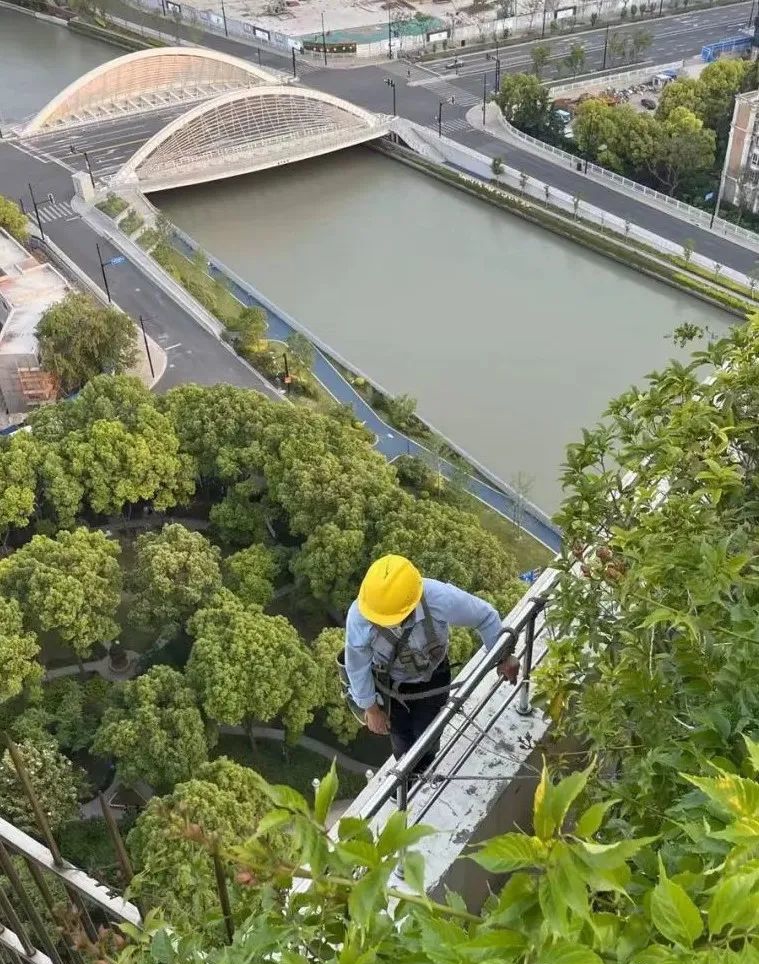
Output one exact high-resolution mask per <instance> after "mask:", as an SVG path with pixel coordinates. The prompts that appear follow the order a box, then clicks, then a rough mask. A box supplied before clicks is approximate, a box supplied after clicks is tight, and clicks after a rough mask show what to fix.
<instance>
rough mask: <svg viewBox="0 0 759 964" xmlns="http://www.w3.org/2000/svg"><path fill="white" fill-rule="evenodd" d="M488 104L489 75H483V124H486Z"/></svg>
mask: <svg viewBox="0 0 759 964" xmlns="http://www.w3.org/2000/svg"><path fill="white" fill-rule="evenodd" d="M487 104H488V75H487V74H483V75H482V126H483V127H484V126H485V108H486V107H487Z"/></svg>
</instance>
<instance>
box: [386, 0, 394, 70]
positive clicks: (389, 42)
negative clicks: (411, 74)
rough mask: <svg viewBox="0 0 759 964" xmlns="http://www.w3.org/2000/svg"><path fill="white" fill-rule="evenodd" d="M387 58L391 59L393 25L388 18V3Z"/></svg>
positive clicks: (388, 7) (388, 12) (388, 14)
mask: <svg viewBox="0 0 759 964" xmlns="http://www.w3.org/2000/svg"><path fill="white" fill-rule="evenodd" d="M387 59H388V60H392V59H393V25H392V22H391V20H390V4H389V3H388V5H387Z"/></svg>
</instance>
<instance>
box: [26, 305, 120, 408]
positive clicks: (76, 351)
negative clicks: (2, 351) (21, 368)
mask: <svg viewBox="0 0 759 964" xmlns="http://www.w3.org/2000/svg"><path fill="white" fill-rule="evenodd" d="M37 341H38V342H39V354H40V362H41V364H42V367H43V368H44V369H45V370H46V371H49V372H51V373H52V374H53V375H55V377H56V378H57V379H58V382H59V384H60V386H61V389H62V391H63V392H64V393H66V394H68V393H69V392H73V391H76V390H77V389H78V388H81V387H82V385H84V383H85V382H88V381H89V380H90V379H91V378H94V377H95V375H99V374H101V372H107V371H112V372H116V373H120V372H123V371H124V370H125V369H127V368H129V366H130V365H131V364H132V363H133V362H134V359H135V357H136V344H137V332H136V329H135V326H134V322H133V321H132V320H131V318H130V317H129V316H128V315H125V314H124V312H123V311H119V310H118V309H117V308H110V307H109V308H104V307H102V306H101V305H98V304H97V302H95V300H94V299H93V298H91V297H90V296H89V295H86V294H82V293H80V292H72V293H71V294H68V295H66V297H65V298H63V300H62V301H59V302H57V303H56V304H54V305H52V306H51V307H50V308H48V309H47V311H45V312H44V314H43V315H42V317H41V318H40V321H39V324H38V325H37Z"/></svg>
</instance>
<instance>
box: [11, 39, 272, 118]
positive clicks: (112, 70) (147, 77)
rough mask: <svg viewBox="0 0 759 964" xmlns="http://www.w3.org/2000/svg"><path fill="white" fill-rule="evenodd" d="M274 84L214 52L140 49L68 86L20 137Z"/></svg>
mask: <svg viewBox="0 0 759 964" xmlns="http://www.w3.org/2000/svg"><path fill="white" fill-rule="evenodd" d="M278 83H281V81H280V80H279V78H278V75H277V74H276V73H275V72H274V71H269V70H266V69H265V68H262V67H257V66H255V65H253V64H250V63H248V62H247V61H245V60H242V59H240V58H238V57H232V56H230V55H229V54H225V53H221V52H219V51H216V50H208V49H205V48H200V47H159V48H155V49H151V50H138V51H137V52H136V53H131V54H125V55H124V56H123V57H117V58H116V59H115V60H111V61H108V62H107V63H105V64H101V65H100V66H98V67H95V68H94V69H93V70H90V71H89V72H88V73H86V74H84V76H83V77H80V78H79V79H78V80H75V81H74V82H73V83H71V84H69V86H68V87H66V88H65V89H64V90H62V91H61V93H60V94H58V95H57V97H54V98H53V99H52V100H51V101H50V103H48V104H47V105H46V106H45V107H43V108H42V110H41V111H40V112H39V113H38V114H37V115H36V116H35V117H33V118H32V120H31V121H30V122H29V123H28V124H27V125H26V128H25V129H24V131H23V135H22V136H32V135H40V134H48V133H53V132H57V131H60V130H62V129H67V128H69V127H76V126H79V125H84V124H91V123H95V122H98V121H102V120H105V119H110V118H114V117H120V116H124V115H128V114H135V113H141V112H144V111H154V110H157V109H160V108H166V107H171V106H174V105H181V104H184V103H192V102H193V101H200V100H207V99H208V98H212V97H217V96H218V95H220V94H222V93H227V92H230V91H234V90H246V89H251V88H255V87H258V86H262V85H266V84H278Z"/></svg>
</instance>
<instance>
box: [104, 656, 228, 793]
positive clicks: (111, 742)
mask: <svg viewBox="0 0 759 964" xmlns="http://www.w3.org/2000/svg"><path fill="white" fill-rule="evenodd" d="M209 736H210V733H209V732H208V730H207V728H206V725H205V723H204V721H203V717H202V716H201V713H200V710H199V708H198V704H197V698H196V695H195V691H194V690H193V689H192V688H191V687H190V686H189V684H188V683H187V681H186V680H185V678H184V677H183V676H182V674H181V673H178V672H177V671H176V670H175V669H172V668H171V667H170V666H154V667H153V668H152V669H149V670H148V671H147V673H144V674H143V675H142V676H139V677H137V679H133V680H129V681H128V682H126V683H123V684H122V685H121V686H119V687H117V688H116V690H115V691H114V694H113V696H112V698H111V705H110V706H109V707H108V708H107V709H106V711H105V713H104V715H103V719H102V721H101V723H100V728H99V729H98V731H97V733H96V735H95V741H94V744H93V749H94V751H95V752H96V753H99V754H101V755H103V756H110V757H113V758H114V759H115V760H116V764H117V773H118V775H119V776H120V777H121V779H122V780H123V781H124V782H125V783H126V784H127V785H133V784H134V783H135V782H136V781H137V780H145V781H146V782H147V783H149V784H150V785H151V786H152V787H154V788H155V789H156V790H158V791H161V790H165V789H170V788H171V787H173V786H174V785H175V784H176V783H181V782H183V781H185V780H189V779H190V778H191V777H192V776H193V775H194V774H195V773H197V772H198V769H199V768H200V767H201V766H202V765H203V764H204V763H205V762H206V761H207V760H208V745H209Z"/></svg>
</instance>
